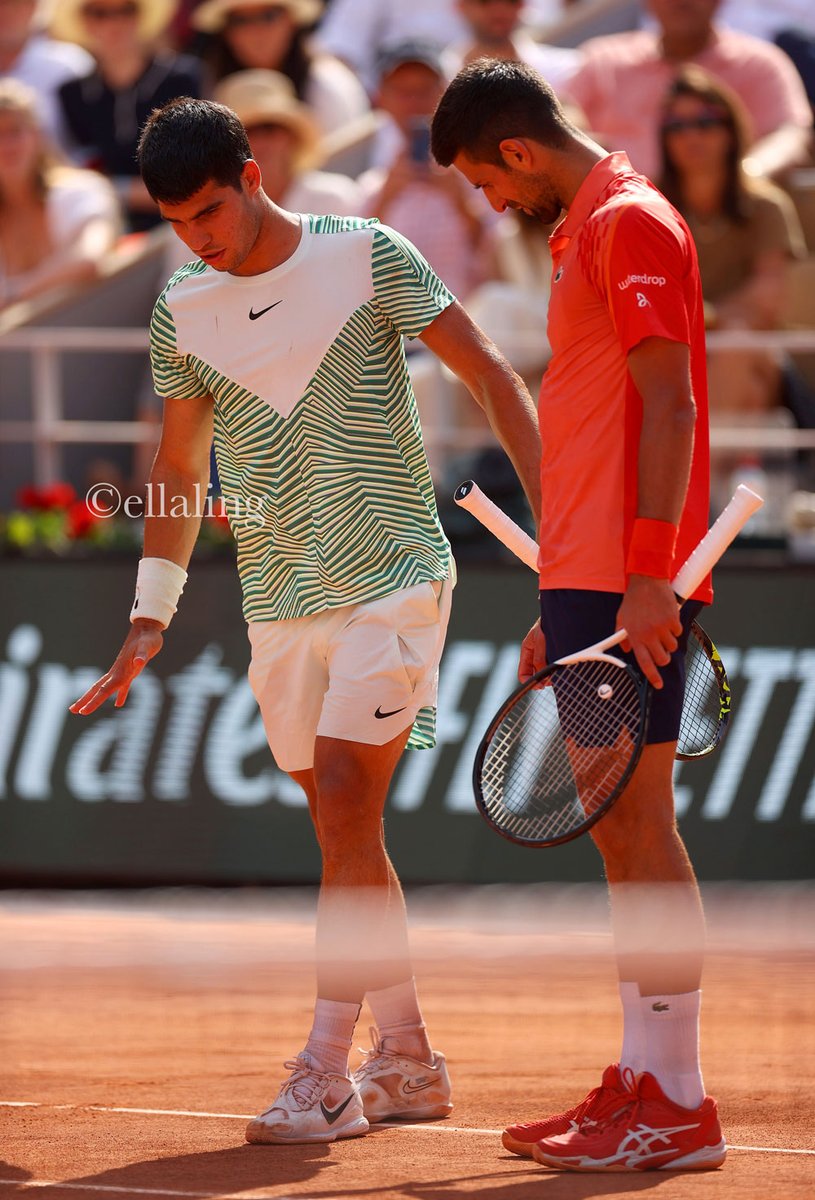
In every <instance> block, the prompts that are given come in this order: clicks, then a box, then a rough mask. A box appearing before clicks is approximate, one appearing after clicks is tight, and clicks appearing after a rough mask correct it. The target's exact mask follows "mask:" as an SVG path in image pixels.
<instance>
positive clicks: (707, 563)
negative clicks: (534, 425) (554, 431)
mask: <svg viewBox="0 0 815 1200" xmlns="http://www.w3.org/2000/svg"><path fill="white" fill-rule="evenodd" d="M454 499H455V501H456V503H457V504H459V505H461V506H462V507H463V508H467V509H468V510H469V511H471V512H472V513H473V514H474V515H475V516H476V517H477V518H478V519H479V520H480V521H482V523H483V524H484V525H485V526H486V527H487V528H488V529H489V530H490V531H491V532H492V533H493V534H494V535H495V536H496V537H498V538H499V540H500V541H502V542H503V543H504V544H505V545H506V546H507V547H508V548H509V549H510V550H512V551H513V552H514V553H515V554H516V555H517V556H518V557H519V558H521V559H522V561H524V562H526V563H527V564H528V565H529V566H531V567H532V568H533V569H535V570H536V569H537V550H538V548H537V546H536V544H535V542H534V541H533V540H532V538H530V537H529V535H528V534H526V533H524V531H523V530H521V529H520V528H519V527H518V526H516V525H515V522H514V521H512V520H511V518H509V517H508V516H507V515H506V514H505V513H503V512H501V510H500V509H499V508H498V507H497V505H495V504H493V502H492V501H491V500H490V499H489V498H488V497H487V496H485V495H484V493H483V492H482V491H481V489H480V488H479V487H478V485H477V484H476V483H474V482H473V481H472V480H466V481H465V482H464V483H462V484H460V485H459V487H458V488H457V489H456V492H455V494H454ZM763 503H764V501H763V499H762V497H761V496H759V495H758V494H757V493H756V492H753V491H752V490H751V489H750V488H748V487H746V486H745V485H743V484H740V485H739V487H738V488H737V489H736V492H735V493H734V495H733V497H732V499H731V500H730V502H729V503H728V505H727V506H726V507H725V509H724V510H723V511H722V512H721V513H720V515H719V517H718V518H717V520H716V521H715V522H714V524H713V526H712V527H711V528H710V529H709V530H708V532H707V534H706V535H705V536H704V537H703V538H702V540H701V541H700V542H699V544H698V545H697V546H696V548H695V549H694V550H693V551H692V553H691V554H690V556H689V557H688V559H687V560H686V561H685V563H684V564H683V565H682V567H681V568H680V570H679V572H678V574H677V575H676V577H675V578H674V580H673V581H672V586H673V589H674V592H675V593H676V595H677V597H678V598H679V599H680V600H685V599H687V598H688V597H689V596H691V595H692V594H693V592H694V591H695V590H696V589H697V588H698V587H699V585H700V584H701V583H702V581H703V580H704V578H705V576H706V575H707V574H708V572H709V571H710V570H711V569H712V567H713V565H714V564H715V563H716V562H717V561H718V560H719V558H721V556H722V554H724V552H725V550H726V549H727V547H728V546H729V545H730V543H731V542H732V541H733V540H734V538H735V537H736V535H737V534H738V532H739V530H740V529H742V528H743V527H744V525H745V524H746V522H747V521H748V520H749V518H750V516H751V515H752V514H753V513H754V512H756V511H757V509H759V508H760V507H761V506H762V504H763ZM518 534H520V535H521V536H520V537H518ZM627 637H628V634H627V632H626V630H625V629H618V630H617V631H616V632H615V633H613V634H611V635H610V636H609V637H607V638H603V639H602V641H599V642H596V643H595V644H594V645H592V646H587V647H586V648H585V649H584V650H580V651H578V652H577V653H575V654H570V655H567V656H565V657H563V658H559V659H557V660H556V661H555V662H554V663H550V664H548V665H547V666H546V667H544V668H543V669H542V670H541V671H538V672H537V673H536V674H535V675H533V676H532V678H531V679H529V680H527V681H526V682H525V683H523V684H521V685H520V686H519V687H518V688H516V689H515V691H513V693H512V694H511V695H510V696H509V697H508V698H507V699H506V700H505V701H504V703H503V704H502V706H501V708H500V709H499V711H498V713H497V714H496V716H495V717H494V718H493V720H492V721H491V722H490V725H489V728H488V729H487V732H486V733H485V734H484V736H483V737H482V739H481V742H480V743H479V746H478V750H477V751H476V757H475V762H474V764H473V789H474V792H475V797H476V803H477V805H478V809H479V811H480V812H481V814H482V816H483V817H484V818H485V820H486V821H487V822H488V824H489V825H490V826H491V827H492V828H493V829H494V830H495V831H496V832H497V833H499V834H501V836H502V837H505V838H507V839H508V840H509V841H513V842H516V844H519V845H524V846H532V847H536V848H538V847H540V848H543V847H548V846H554V845H560V844H562V843H563V842H566V841H571V840H572V839H573V838H576V837H579V836H580V835H581V834H583V833H585V832H586V831H587V830H588V829H590V828H591V827H592V825H594V824H596V822H597V821H599V820H600V818H601V817H602V816H603V815H604V814H605V813H607V812H608V811H609V809H610V808H611V807H612V805H613V804H614V802H615V800H617V798H618V797H619V796H620V795H621V794H622V792H623V790H624V789H625V787H626V785H627V784H628V782H629V781H630V779H631V776H632V774H633V772H634V770H635V769H636V766H637V763H638V761H639V757H640V755H641V753H642V746H643V744H644V741H645V733H646V728H647V715H648V703H649V698H650V688H649V686H648V684H647V682H646V681H644V680H639V677H638V673H637V672H636V671H634V669H633V668H632V667H631V666H630V665H629V664H627V663H623V662H622V661H621V660H619V659H616V658H613V656H608V655H606V653H605V652H606V651H607V650H610V649H611V648H612V647H614V646H616V645H619V644H620V642H622V641H624V640H625V639H626V638H627ZM708 640H709V639H708ZM609 657H611V658H613V661H614V662H615V663H616V664H617V665H618V666H619V667H620V668H621V669H626V670H628V671H630V672H631V675H632V677H633V678H636V679H638V683H640V682H641V684H642V687H643V688H644V689H645V692H644V700H643V702H642V705H641V713H640V716H641V719H640V723H639V729H638V737H637V745H636V747H635V752H634V754H632V756H631V760H630V762H629V764H628V767H627V769H626V771H625V772H624V773H623V775H622V776H621V779H620V781H618V783H617V784H616V785H615V787H614V788H613V790H612V791H611V792H610V794H609V795H608V796H607V797H606V799H605V800H604V801H603V802H602V803H601V804H600V805H598V808H597V810H596V812H594V813H593V814H592V815H591V817H589V818H586V820H585V821H584V822H582V823H581V824H579V825H577V826H576V827H575V828H574V830H572V831H570V832H569V833H568V834H564V835H562V836H558V837H557V838H551V839H545V840H541V839H526V838H525V839H520V838H518V837H517V836H513V835H511V834H510V833H509V832H508V831H506V830H504V829H502V828H501V826H500V825H499V824H498V823H497V822H496V820H495V818H494V817H493V816H492V815H491V814H490V812H489V808H488V806H487V804H486V802H485V801H484V800H483V793H482V786H481V768H482V767H483V764H484V759H485V758H486V755H487V752H488V750H489V745H490V743H491V741H492V737H493V734H494V733H495V732H496V731H497V729H498V728H499V727H500V725H501V723H502V721H503V719H504V718H505V717H506V716H507V714H508V713H509V712H510V710H511V709H512V707H513V706H514V705H515V704H516V703H517V702H518V700H519V699H520V697H521V696H523V695H525V694H526V693H527V691H529V690H531V689H534V688H536V687H540V684H541V682H542V681H543V680H544V679H546V678H548V677H550V676H551V674H552V673H553V672H554V671H556V670H557V669H558V668H562V667H565V666H569V665H570V664H572V663H578V662H580V661H583V660H586V659H597V658H609ZM720 661H721V660H720Z"/></svg>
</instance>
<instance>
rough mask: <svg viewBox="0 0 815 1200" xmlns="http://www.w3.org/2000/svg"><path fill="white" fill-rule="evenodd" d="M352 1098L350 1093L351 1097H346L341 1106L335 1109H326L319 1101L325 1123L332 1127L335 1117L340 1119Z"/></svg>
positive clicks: (352, 1094)
mask: <svg viewBox="0 0 815 1200" xmlns="http://www.w3.org/2000/svg"><path fill="white" fill-rule="evenodd" d="M353 1098H354V1093H353V1092H352V1093H351V1095H350V1096H346V1098H345V1099H344V1100H343V1102H342V1104H338V1105H337V1107H336V1108H326V1106H325V1104H324V1103H323V1101H322V1100H321V1101H320V1108H321V1109H322V1113H323V1116H324V1117H325V1119H326V1122H327V1123H328V1124H329V1125H333V1124H334V1122H335V1121H336V1119H337V1117H341V1116H342V1114H343V1113H344V1112H345V1110H346V1108H347V1107H348V1105H349V1104H350V1103H351V1101H352V1100H353Z"/></svg>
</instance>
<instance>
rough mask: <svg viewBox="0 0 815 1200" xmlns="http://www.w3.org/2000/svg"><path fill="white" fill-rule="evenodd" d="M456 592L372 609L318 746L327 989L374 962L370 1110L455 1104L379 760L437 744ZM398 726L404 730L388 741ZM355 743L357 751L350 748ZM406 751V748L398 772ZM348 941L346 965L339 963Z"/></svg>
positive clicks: (334, 689)
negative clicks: (440, 680) (434, 1029)
mask: <svg viewBox="0 0 815 1200" xmlns="http://www.w3.org/2000/svg"><path fill="white" fill-rule="evenodd" d="M450 591H451V583H450V582H449V581H445V582H441V581H437V582H432V583H427V584H422V585H418V586H416V587H411V588H406V589H404V590H403V591H401V592H397V593H393V594H392V595H390V596H386V597H383V598H382V600H378V601H374V602H373V603H370V604H366V605H363V606H361V607H360V611H359V612H358V614H356V616H355V619H354V620H353V621H352V622H351V623H349V625H348V626H347V627H346V628H345V629H344V630H343V631H342V635H341V636H340V637H338V638H337V639H335V642H334V644H333V645H332V648H331V653H330V672H331V685H330V688H329V691H328V694H327V695H326V698H325V702H324V705H323V711H322V715H321V719H320V726H319V731H318V737H317V744H316V747H315V777H316V778H317V793H318V818H317V820H318V827H319V831H320V832H319V836H320V839H321V846H322V851H323V887H322V891H321V900H320V932H319V934H318V940H319V956H320V959H321V965H320V967H319V976H320V994H321V995H322V994H323V993H324V992H325V991H326V990H327V989H328V988H329V987H333V988H335V989H336V988H338V987H339V988H340V990H342V979H341V978H339V977H338V976H339V975H341V974H342V972H347V971H348V970H349V968H350V969H351V970H352V971H357V970H358V969H359V967H360V965H361V966H362V967H363V968H364V975H365V987H364V990H365V993H366V997H367V1001H368V1004H369V1006H370V1008H371V1010H372V1012H373V1016H374V1020H375V1022H376V1026H377V1028H376V1029H375V1030H373V1031H372V1034H373V1049H372V1050H370V1051H368V1052H367V1054H366V1059H365V1062H364V1063H363V1065H362V1066H361V1067H360V1068H359V1070H358V1071H357V1072H355V1079H356V1081H357V1083H358V1085H359V1087H360V1089H361V1091H362V1095H363V1100H364V1103H365V1114H366V1116H367V1117H368V1119H369V1120H383V1119H384V1118H385V1117H393V1116H405V1115H410V1116H411V1117H413V1118H429V1117H437V1116H443V1115H446V1113H447V1112H449V1111H450V1109H451V1107H452V1105H451V1103H450V1083H449V1079H448V1077H447V1070H446V1066H445V1063H444V1057H443V1055H441V1054H437V1053H434V1052H433V1050H432V1049H431V1046H430V1042H429V1040H428V1037H427V1033H426V1030H425V1026H424V1021H423V1019H422V1013H421V1009H420V1006H419V1001H418V997H417V993H416V984H415V981H414V978H413V971H412V966H411V962H410V956H409V951H408V939H407V917H406V913H405V905H404V898H403V896H402V889H401V886H400V884H399V880H398V878H397V876H396V872H395V870H394V868H393V865H392V863H391V861H390V859H389V857H388V854H387V850H386V847H385V843H384V834H383V828H382V823H381V819H380V818H381V814H382V808H383V807H384V802H385V795H386V792H387V782H389V776H388V780H387V781H386V780H385V779H384V776H383V775H382V773H381V771H380V770H379V764H380V763H381V762H382V761H385V762H387V760H382V759H381V756H380V755H379V754H378V751H377V747H378V746H379V745H380V744H382V750H383V751H384V750H385V748H386V747H387V746H388V745H390V746H391V747H392V748H394V747H397V746H398V747H402V746H404V744H405V742H406V740H407V737H408V735H409V734H410V736H411V737H412V739H416V741H417V743H421V742H423V743H424V744H432V739H433V734H432V730H431V725H430V724H429V722H430V719H431V714H432V711H433V709H434V706H435V700H436V688H437V672H438V663H439V659H440V657H441V650H442V646H443V643H444V634H445V631H446V626H447V620H448V616H449V607H450ZM394 727H395V728H396V729H397V730H400V729H401V730H402V736H401V737H400V738H397V739H392V738H391V740H386V739H388V731H389V730H392V729H394ZM349 743H351V744H352V745H353V751H352V753H350V756H349V752H348V751H345V752H343V749H342V746H343V744H345V745H346V746H347V745H348V744H349ZM396 758H398V754H397V755H396V756H395V757H394V759H393V763H392V767H390V768H389V769H390V770H391V771H392V768H393V767H395V765H396ZM368 763H371V764H374V770H373V771H372V772H371V774H370V776H369V777H370V779H371V780H374V779H377V780H378V783H377V788H378V800H377V802H376V805H374V806H372V808H371V810H370V817H369V818H366V832H365V837H364V842H360V839H359V837H358V829H357V824H358V822H357V810H356V807H355V806H356V805H357V804H358V800H357V794H358V791H359V787H358V780H359V778H360V771H361V769H362V768H363V767H364V765H365V764H368ZM348 797H350V798H351V807H350V808H348V807H347V803H348V799H347V798H348ZM343 927H345V928H347V929H349V930H351V931H353V936H352V937H351V943H352V944H351V945H348V942H347V939H346V942H343V941H342V940H341V929H342V928H343ZM324 931H325V933H324ZM338 946H339V947H342V952H343V954H344V956H345V960H346V961H345V962H344V963H338V962H337V952H336V947H338ZM332 947H333V948H334V950H333V951H332ZM332 952H333V953H334V959H333V961H329V955H330V954H331V953H332ZM342 994H344V993H342Z"/></svg>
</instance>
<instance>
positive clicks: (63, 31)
mask: <svg viewBox="0 0 815 1200" xmlns="http://www.w3.org/2000/svg"><path fill="white" fill-rule="evenodd" d="M120 2H121V0H120ZM136 2H137V4H138V6H139V15H138V26H139V38H140V39H141V41H143V42H151V41H153V39H154V38H157V37H158V35H159V34H160V33H163V32H164V30H165V29H166V28H167V26H168V25H169V24H170V21H172V19H173V16H174V15H175V11H176V8H177V7H178V0H136ZM86 3H87V0H57V2H56V3H55V4H54V7H53V10H52V15H51V20H50V21H49V23H48V31H49V33H50V34H51V36H52V37H55V38H56V39H57V40H58V41H61V42H77V43H78V44H79V45H80V46H86V45H87V44H88V30H87V26H86V24H85V21H84V20H83V17H82V9H83V8H84V7H85V4H86Z"/></svg>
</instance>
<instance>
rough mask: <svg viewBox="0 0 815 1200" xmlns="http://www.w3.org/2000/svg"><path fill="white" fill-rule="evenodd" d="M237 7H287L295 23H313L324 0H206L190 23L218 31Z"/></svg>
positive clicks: (204, 30)
mask: <svg viewBox="0 0 815 1200" xmlns="http://www.w3.org/2000/svg"><path fill="white" fill-rule="evenodd" d="M235 8H285V9H288V11H289V13H290V15H291V18H292V20H293V21H294V23H295V25H313V24H314V22H315V21H316V20H317V18H318V17H319V15H320V13H321V12H322V11H323V2H322V0H204V3H203V4H201V5H200V6H199V7H198V8H196V9H194V10H193V13H192V16H191V17H190V23H191V24H192V27H193V28H194V29H200V30H201V31H202V32H203V33H218V32H220V30H222V29H223V27H224V26H225V25H226V19H227V17H228V16H229V14H230V13H231V12H232V10H233V9H235Z"/></svg>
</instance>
